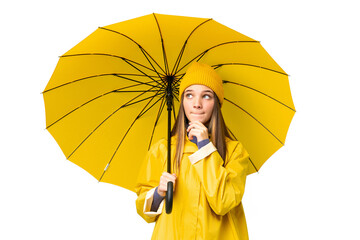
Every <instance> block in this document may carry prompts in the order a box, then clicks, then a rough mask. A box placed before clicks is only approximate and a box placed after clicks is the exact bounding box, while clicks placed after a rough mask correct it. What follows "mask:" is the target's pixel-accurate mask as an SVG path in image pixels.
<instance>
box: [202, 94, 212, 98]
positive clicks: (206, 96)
mask: <svg viewBox="0 0 360 240" xmlns="http://www.w3.org/2000/svg"><path fill="white" fill-rule="evenodd" d="M203 98H204V99H211V96H210V95H208V94H206V95H204V96H203Z"/></svg>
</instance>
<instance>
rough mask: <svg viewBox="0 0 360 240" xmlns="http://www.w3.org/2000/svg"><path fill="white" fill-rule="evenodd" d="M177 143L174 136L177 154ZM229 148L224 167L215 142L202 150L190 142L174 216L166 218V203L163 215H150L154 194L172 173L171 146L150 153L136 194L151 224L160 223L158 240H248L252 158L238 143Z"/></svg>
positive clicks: (159, 145)
mask: <svg viewBox="0 0 360 240" xmlns="http://www.w3.org/2000/svg"><path fill="white" fill-rule="evenodd" d="M175 143H176V139H175V138H174V137H172V139H171V144H172V149H175ZM226 146H227V155H226V156H227V157H226V161H225V165H224V166H225V167H223V164H224V161H223V159H222V158H221V157H220V155H219V153H218V152H217V150H216V148H215V147H214V145H213V144H212V143H211V142H210V143H208V144H207V145H206V146H204V147H202V148H201V149H200V150H198V148H197V146H196V144H194V143H192V142H191V141H189V140H188V139H186V141H185V146H184V155H183V158H182V159H181V164H180V172H179V173H177V179H176V184H175V192H174V196H173V197H174V198H173V209H172V213H171V214H166V212H165V203H164V202H165V201H164V200H163V201H162V203H161V204H160V206H159V209H158V211H157V212H150V208H151V203H152V200H153V194H154V190H155V188H156V187H157V186H158V185H159V181H160V176H161V175H162V173H163V172H165V171H166V158H167V142H166V140H164V139H163V140H160V141H159V142H157V143H155V144H154V145H153V146H152V147H151V148H150V150H149V152H148V154H147V156H146V159H145V162H144V164H143V167H142V170H141V172H140V174H139V178H138V183H137V185H136V189H135V190H136V193H137V195H138V198H137V200H136V208H137V212H138V214H139V215H140V216H141V217H142V218H144V219H145V221H146V222H149V223H150V222H154V221H156V224H155V228H154V232H153V235H152V239H161V240H171V239H179V240H188V239H198V240H200V239H206V240H211V239H225V240H231V239H241V240H245V239H246V240H247V239H248V232H247V227H246V221H245V215H244V210H243V206H242V203H241V199H242V196H243V194H244V188H245V180H246V175H247V169H248V165H249V160H248V157H249V156H248V153H247V152H246V150H245V149H244V148H243V146H242V144H241V143H239V142H237V141H232V140H230V139H226ZM172 154H173V156H174V154H175V150H173V151H172ZM172 159H173V158H172Z"/></svg>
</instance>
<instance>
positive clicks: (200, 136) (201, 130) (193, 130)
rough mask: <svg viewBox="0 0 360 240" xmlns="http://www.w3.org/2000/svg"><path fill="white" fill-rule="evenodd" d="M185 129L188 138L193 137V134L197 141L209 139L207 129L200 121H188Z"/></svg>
mask: <svg viewBox="0 0 360 240" xmlns="http://www.w3.org/2000/svg"><path fill="white" fill-rule="evenodd" d="M186 131H187V132H188V133H189V139H190V140H192V139H193V136H195V137H196V139H197V141H198V142H200V141H202V140H204V139H209V133H208V129H207V127H205V126H204V124H202V123H201V122H200V121H194V122H190V123H189V127H188V128H187V129H186Z"/></svg>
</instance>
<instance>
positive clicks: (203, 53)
mask: <svg viewBox="0 0 360 240" xmlns="http://www.w3.org/2000/svg"><path fill="white" fill-rule="evenodd" d="M235 43H260V42H259V41H255V40H253V41H230V42H223V43H219V44H217V45H214V46H212V47H210V48H208V49H205V50H204V51H203V52H201V53H200V54H198V55H197V56H196V57H194V58H193V59H191V60H190V61H189V62H187V63H186V64H185V65H184V66H183V67H182V68H180V69H179V70H178V71H177V72H176V73H178V72H180V71H181V70H182V69H184V68H185V67H186V66H187V65H189V64H190V63H192V62H193V61H194V60H195V59H197V58H199V59H197V61H199V60H200V58H202V57H203V56H204V55H205V54H206V53H208V52H209V51H210V50H213V49H214V48H217V47H220V46H223V45H226V44H235Z"/></svg>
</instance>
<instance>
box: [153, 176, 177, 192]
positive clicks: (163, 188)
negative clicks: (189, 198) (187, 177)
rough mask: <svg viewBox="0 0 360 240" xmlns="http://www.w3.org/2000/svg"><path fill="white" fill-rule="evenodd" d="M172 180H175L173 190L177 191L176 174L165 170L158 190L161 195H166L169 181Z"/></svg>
mask: <svg viewBox="0 0 360 240" xmlns="http://www.w3.org/2000/svg"><path fill="white" fill-rule="evenodd" d="M169 181H171V182H173V190H174V191H175V181H176V174H175V173H173V174H170V173H168V172H163V174H162V175H161V177H160V184H159V187H158V189H157V192H158V194H159V195H160V196H162V197H165V195H166V191H167V183H168V182H169Z"/></svg>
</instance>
